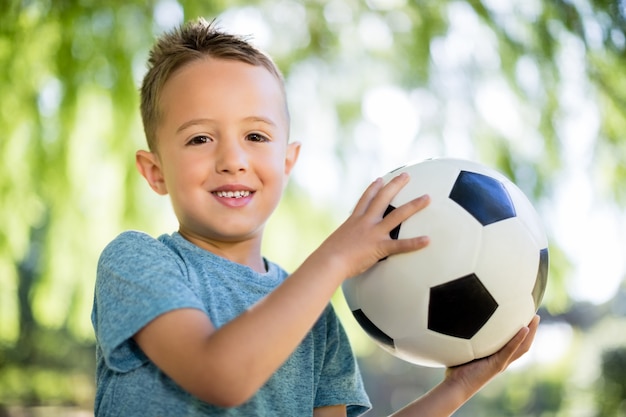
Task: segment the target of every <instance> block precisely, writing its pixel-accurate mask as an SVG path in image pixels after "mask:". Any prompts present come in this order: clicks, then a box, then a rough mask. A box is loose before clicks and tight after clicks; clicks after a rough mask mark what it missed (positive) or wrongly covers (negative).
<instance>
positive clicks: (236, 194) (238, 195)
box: [213, 190, 250, 198]
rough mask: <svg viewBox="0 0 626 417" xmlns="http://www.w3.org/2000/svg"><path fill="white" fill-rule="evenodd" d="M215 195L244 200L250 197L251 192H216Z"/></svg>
mask: <svg viewBox="0 0 626 417" xmlns="http://www.w3.org/2000/svg"><path fill="white" fill-rule="evenodd" d="M213 194H215V195H216V196H218V197H222V198H244V197H248V196H249V195H250V191H247V190H244V191H215V192H214V193H213Z"/></svg>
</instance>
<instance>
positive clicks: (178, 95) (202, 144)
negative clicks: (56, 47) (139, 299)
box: [137, 58, 299, 245]
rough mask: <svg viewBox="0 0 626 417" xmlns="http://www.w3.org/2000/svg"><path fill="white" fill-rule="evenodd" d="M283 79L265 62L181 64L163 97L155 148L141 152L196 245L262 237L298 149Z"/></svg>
mask: <svg viewBox="0 0 626 417" xmlns="http://www.w3.org/2000/svg"><path fill="white" fill-rule="evenodd" d="M285 106H286V103H285V100H284V97H283V92H282V89H281V86H280V84H279V81H278V80H277V79H276V78H275V77H274V76H273V75H272V74H271V73H270V72H269V71H268V70H267V69H265V68H264V67H262V66H253V65H249V64H246V63H244V62H240V61H234V60H221V59H213V58H207V59H203V60H199V61H195V62H192V63H190V64H187V65H186V66H184V67H182V68H180V69H178V70H177V71H176V72H175V73H174V74H173V75H172V76H171V78H170V79H169V80H168V81H167V82H166V83H165V85H164V88H163V90H162V95H161V99H160V114H161V115H162V116H161V121H160V123H159V126H158V128H157V151H156V153H149V152H145V151H139V152H138V153H137V165H138V167H139V170H140V171H141V173H142V174H143V175H144V177H146V179H147V180H148V182H149V183H150V185H151V186H152V188H153V189H154V190H155V191H157V192H158V193H160V194H168V193H169V195H170V198H171V201H172V205H173V208H174V211H175V213H176V216H177V218H178V220H179V222H180V232H181V234H183V235H184V236H185V237H187V238H188V239H190V240H191V241H194V242H195V243H200V244H201V245H202V242H204V243H208V244H211V243H218V242H239V241H244V240H250V239H252V240H257V241H258V242H259V244H260V239H261V234H262V230H263V226H264V224H265V222H266V220H267V218H268V217H269V215H270V214H271V213H272V211H273V210H274V208H275V207H276V205H277V204H278V201H279V199H280V196H281V194H282V191H283V188H284V186H285V184H286V181H287V178H288V175H289V172H290V171H291V168H292V167H293V165H294V163H295V161H296V159H297V156H298V151H299V144H298V143H291V144H288V131H289V126H288V125H289V122H288V120H287V114H286V107H285Z"/></svg>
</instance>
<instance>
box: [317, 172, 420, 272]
mask: <svg viewBox="0 0 626 417" xmlns="http://www.w3.org/2000/svg"><path fill="white" fill-rule="evenodd" d="M409 180H410V178H409V175H408V174H406V173H402V174H400V175H398V176H396V177H394V178H393V179H392V180H391V181H389V183H387V184H386V185H385V184H383V180H382V179H381V178H378V179H377V180H376V181H374V182H373V183H372V184H370V186H369V187H368V188H367V189H366V190H365V192H364V193H363V195H362V196H361V198H360V199H359V201H358V203H357V205H356V207H355V208H354V211H353V212H352V214H351V215H350V217H348V219H347V220H346V221H345V222H344V223H343V224H342V225H341V226H339V228H338V229H337V230H335V232H334V233H332V234H331V235H330V236H329V237H328V238H327V239H326V240H325V241H324V243H322V245H321V246H320V248H319V249H318V254H320V255H323V256H326V257H327V260H328V259H330V260H332V262H333V263H334V265H333V266H334V267H336V268H339V271H341V274H342V276H343V277H344V279H347V278H351V277H354V276H356V275H358V274H360V273H362V272H364V271H366V270H367V269H368V268H370V267H371V266H372V265H374V264H375V263H376V262H378V261H379V260H380V259H382V258H385V257H387V256H389V255H394V254H397V253H404V252H411V251H415V250H418V249H421V248H423V247H425V246H426V245H428V242H429V240H428V237H426V236H418V237H414V238H410V239H392V238H391V237H390V235H389V232H390V231H391V230H393V229H394V228H395V227H396V226H398V225H399V224H400V223H402V222H403V221H405V220H406V219H408V218H409V217H410V216H412V215H413V214H415V213H417V212H418V211H420V210H422V209H423V208H424V207H426V206H427V205H428V203H429V202H430V198H429V197H428V195H422V196H420V197H418V198H416V199H414V200H411V201H409V202H408V203H406V204H403V205H402V206H400V207H398V208H396V209H395V210H393V211H392V212H390V213H389V214H388V215H387V216H384V217H383V215H384V213H385V210H386V209H387V207H388V206H389V204H390V202H391V200H392V199H393V198H394V196H395V195H396V194H397V193H398V192H399V191H400V189H402V187H404V186H405V185H406V184H407V183H408V182H409Z"/></svg>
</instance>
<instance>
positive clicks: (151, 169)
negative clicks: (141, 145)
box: [135, 151, 167, 195]
mask: <svg viewBox="0 0 626 417" xmlns="http://www.w3.org/2000/svg"><path fill="white" fill-rule="evenodd" d="M135 165H136V166H137V169H138V170H139V173H141V175H142V176H143V177H144V178H145V179H146V181H148V184H149V185H150V188H152V189H153V190H154V191H156V192H157V193H158V194H160V195H165V194H167V187H166V186H165V180H164V179H163V172H162V171H161V164H160V162H159V158H158V156H157V155H156V154H155V153H154V152H148V151H137V153H136V154H135Z"/></svg>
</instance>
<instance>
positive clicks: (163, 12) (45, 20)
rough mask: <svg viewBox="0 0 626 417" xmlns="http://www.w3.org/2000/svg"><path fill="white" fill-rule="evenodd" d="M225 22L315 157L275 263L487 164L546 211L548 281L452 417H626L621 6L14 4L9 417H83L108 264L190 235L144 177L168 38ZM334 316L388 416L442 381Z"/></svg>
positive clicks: (4, 369) (8, 51) (2, 140)
mask: <svg viewBox="0 0 626 417" xmlns="http://www.w3.org/2000/svg"><path fill="white" fill-rule="evenodd" d="M198 16H204V17H205V18H207V19H212V18H214V17H217V18H218V19H219V21H220V25H221V26H222V27H223V28H224V29H227V30H229V31H231V32H235V33H239V34H244V35H250V37H251V40H252V42H253V43H255V44H257V45H258V46H259V47H261V48H262V49H264V50H266V51H268V52H269V53H270V54H271V55H272V56H273V57H274V59H275V60H276V62H277V63H278V65H279V66H280V68H281V69H282V70H283V71H284V73H285V76H286V82H287V89H288V95H289V97H290V108H291V113H292V117H293V124H292V132H291V136H292V139H293V140H298V141H301V142H302V143H303V149H302V152H301V158H300V161H299V163H298V166H297V167H296V169H295V172H294V174H293V178H292V181H291V183H290V186H289V188H288V190H287V194H286V197H285V199H284V201H283V202H282V203H281V205H280V206H279V208H278V210H277V212H276V214H275V216H274V217H273V218H272V220H271V221H270V224H269V225H268V233H267V234H266V236H267V237H268V239H267V240H266V242H265V254H266V256H268V257H269V258H270V259H273V260H275V261H277V262H278V263H280V264H282V265H283V266H284V267H285V268H286V269H288V270H293V269H294V268H295V267H297V265H298V264H299V263H300V262H302V260H303V259H304V258H305V257H306V256H307V255H308V254H309V253H310V252H311V251H312V250H313V249H314V248H315V247H317V245H319V243H320V242H321V241H322V240H323V239H324V238H325V237H326V236H327V235H328V234H329V233H330V232H331V231H332V230H333V229H334V228H335V227H337V226H338V225H339V224H340V223H341V221H342V220H343V219H345V218H346V217H347V215H348V213H349V211H350V209H351V208H352V206H353V204H354V203H355V201H356V199H357V197H358V196H359V195H360V193H361V192H362V190H363V189H364V188H365V187H366V185H367V184H368V183H369V182H370V181H372V180H373V178H375V177H377V176H380V175H382V174H384V173H386V172H388V171H390V170H391V169H394V168H396V167H398V166H400V165H404V164H405V163H407V162H410V161H412V160H418V159H424V158H430V157H437V156H453V157H461V158H468V159H473V160H476V161H479V162H482V163H484V164H487V165H490V166H492V167H495V168H497V169H499V170H500V171H502V172H503V173H505V174H506V175H507V176H509V177H510V178H511V179H512V180H513V181H514V182H515V183H517V184H518V185H519V186H520V188H522V190H523V191H524V192H525V193H526V194H527V195H528V197H529V198H530V199H531V201H532V202H533V204H534V205H535V207H536V208H537V210H538V211H539V212H540V214H541V216H542V218H543V220H544V222H545V226H546V229H547V232H548V235H549V239H550V256H551V259H550V260H551V265H550V274H549V283H548V288H547V291H546V295H545V298H544V305H543V306H542V308H541V311H540V313H541V315H542V318H543V320H542V324H541V326H540V330H539V334H538V336H537V340H536V343H535V344H534V346H533V348H532V350H531V352H530V353H529V354H527V355H526V356H525V357H524V358H523V359H522V360H520V361H519V362H518V363H516V364H515V366H514V367H513V368H512V369H510V370H509V371H507V372H506V373H505V374H503V375H501V376H499V377H498V378H497V379H496V380H495V381H494V382H492V383H491V384H490V385H489V386H488V387H487V388H486V389H484V390H483V391H481V393H480V394H479V395H477V396H476V397H475V398H473V399H472V400H471V401H470V402H469V403H468V404H467V405H465V406H464V407H463V408H462V409H461V410H460V411H459V412H458V413H457V414H456V415H458V416H476V415H481V416H483V415H484V416H543V417H546V416H581V417H582V416H585V417H586V416H626V284H625V275H626V261H625V258H626V138H625V137H624V136H625V135H626V76H625V74H626V34H625V31H626V1H625V0H552V1H544V0H509V1H499V0H467V1H463V0H457V1H450V0H437V1H435V0H422V1H417V0H304V1H295V0H263V1H245V2H244V1H228V2H227V1H222V0H212V1H200V0H197V1H184V2H183V1H176V0H162V1H151V2H150V1H134V0H123V1H122V0H111V1H107V2H97V1H93V0H75V1H67V0H66V1H52V0H48V1H44V0H40V1H38V0H23V1H12V0H0V92H1V95H0V224H1V225H2V226H1V227H0V416H85V417H86V416H90V415H92V411H91V410H92V401H93V396H94V362H95V361H94V359H95V358H94V335H93V330H92V327H91V323H90V313H91V304H92V299H93V285H94V279H95V265H96V262H97V258H98V256H99V253H100V251H101V250H102V249H103V247H104V246H105V245H106V244H107V243H108V242H109V241H110V240H111V239H113V238H114V237H115V236H116V235H117V234H119V233H120V232H122V231H123V230H126V229H141V230H145V231H147V232H149V233H151V234H152V235H155V236H156V235H159V234H161V233H170V232H172V231H174V230H175V229H176V227H177V226H176V222H175V219H174V217H173V215H172V213H171V211H170V208H169V201H168V200H167V198H162V197H158V196H157V195H156V194H154V193H153V192H152V191H151V190H150V189H149V187H148V186H147V185H146V184H145V182H144V180H143V179H142V178H141V177H140V175H138V173H137V172H136V170H135V167H134V152H135V150H136V149H139V148H145V145H144V136H143V131H142V128H141V123H140V118H139V111H138V92H137V90H138V87H139V84H140V81H141V78H142V76H143V74H144V71H145V61H146V58H147V53H148V50H149V48H150V46H151V45H152V42H153V40H154V37H155V36H157V35H159V34H161V33H162V32H163V31H166V30H169V29H172V28H173V27H175V26H177V25H179V24H180V23H181V22H183V21H184V20H187V19H192V18H195V17H198ZM334 304H335V306H336V308H337V310H338V311H339V313H340V314H341V316H342V318H343V322H344V324H345V326H346V328H347V330H348V332H349V335H350V338H351V340H352V342H353V346H354V349H355V351H356V352H357V354H358V357H359V360H360V363H361V366H362V371H363V373H364V377H365V383H366V387H367V389H368V392H369V393H370V396H371V398H372V401H373V403H374V406H375V408H374V411H372V412H371V413H370V415H372V416H382V415H385V414H387V413H390V412H391V411H393V410H396V409H398V408H400V407H401V406H403V405H404V404H406V403H407V402H409V401H411V400H412V399H414V398H416V397H417V396H419V395H421V394H423V393H424V392H425V391H427V390H428V389H430V388H431V387H432V386H433V385H434V384H436V383H437V382H438V381H440V380H441V378H442V375H443V370H442V369H431V368H422V367H417V366H413V365H409V364H407V363H404V362H402V361H399V360H397V359H394V358H393V357H391V356H390V355H389V354H387V353H385V352H383V351H382V350H381V349H379V348H377V347H376V346H374V345H373V343H372V342H371V341H370V340H369V339H368V338H367V336H365V334H364V333H363V332H362V331H361V330H360V328H359V327H358V325H357V324H356V322H355V321H354V319H353V318H352V317H351V314H350V312H349V311H348V309H347V307H346V306H345V301H344V299H343V295H342V294H341V292H340V291H338V293H337V294H336V296H335V297H334Z"/></svg>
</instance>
